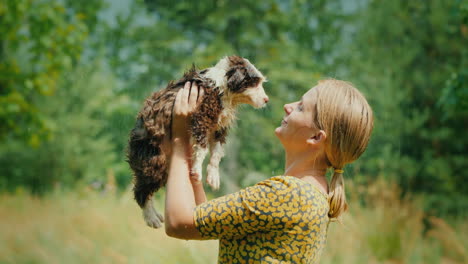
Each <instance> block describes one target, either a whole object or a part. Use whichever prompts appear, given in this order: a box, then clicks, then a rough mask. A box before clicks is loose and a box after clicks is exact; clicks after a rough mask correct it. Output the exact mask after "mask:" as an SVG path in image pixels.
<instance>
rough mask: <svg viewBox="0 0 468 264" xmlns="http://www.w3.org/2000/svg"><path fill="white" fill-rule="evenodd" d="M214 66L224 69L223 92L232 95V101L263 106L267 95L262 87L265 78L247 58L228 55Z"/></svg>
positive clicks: (266, 101) (257, 106)
mask: <svg viewBox="0 0 468 264" xmlns="http://www.w3.org/2000/svg"><path fill="white" fill-rule="evenodd" d="M215 67H216V68H224V69H225V71H226V73H225V76H224V77H225V80H226V88H225V89H226V90H225V92H226V93H227V96H231V97H232V102H234V103H236V104H241V103H244V104H250V105H252V106H253V107H255V108H261V107H264V106H265V105H266V103H268V100H269V99H268V96H267V95H266V93H265V90H264V89H263V83H264V82H265V81H266V78H265V76H263V75H262V73H261V72H260V71H259V70H257V68H255V66H254V65H253V64H252V63H250V61H249V60H248V59H245V58H241V57H239V56H229V57H225V58H223V59H222V60H221V61H220V62H218V64H217V65H216V66H215Z"/></svg>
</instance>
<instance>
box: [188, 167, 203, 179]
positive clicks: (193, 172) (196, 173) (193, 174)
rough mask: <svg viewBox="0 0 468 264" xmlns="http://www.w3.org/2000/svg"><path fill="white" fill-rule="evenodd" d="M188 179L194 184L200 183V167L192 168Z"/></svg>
mask: <svg viewBox="0 0 468 264" xmlns="http://www.w3.org/2000/svg"><path fill="white" fill-rule="evenodd" d="M190 177H191V179H192V181H194V182H201V180H202V168H201V166H194V167H193V168H192V169H191V170H190Z"/></svg>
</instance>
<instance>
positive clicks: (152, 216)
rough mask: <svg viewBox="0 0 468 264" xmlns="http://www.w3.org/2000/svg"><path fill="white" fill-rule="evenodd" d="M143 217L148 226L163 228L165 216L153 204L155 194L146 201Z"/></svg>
mask: <svg viewBox="0 0 468 264" xmlns="http://www.w3.org/2000/svg"><path fill="white" fill-rule="evenodd" d="M143 218H144V219H145V222H146V224H147V225H148V226H150V227H153V228H161V227H162V222H164V216H163V215H162V214H160V213H158V212H157V211H156V209H154V206H153V196H150V198H149V199H148V200H147V201H146V203H145V206H144V207H143Z"/></svg>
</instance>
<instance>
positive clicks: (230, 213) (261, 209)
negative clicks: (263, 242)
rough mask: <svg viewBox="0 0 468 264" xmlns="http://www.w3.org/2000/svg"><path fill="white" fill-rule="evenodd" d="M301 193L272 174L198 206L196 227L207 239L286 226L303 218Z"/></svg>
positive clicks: (196, 209)
mask: <svg viewBox="0 0 468 264" xmlns="http://www.w3.org/2000/svg"><path fill="white" fill-rule="evenodd" d="M299 195H300V194H299V192H298V191H297V188H295V186H294V184H290V183H289V182H288V181H286V180H285V179H282V178H280V177H273V178H270V179H268V180H265V181H262V182H259V183H257V184H256V185H254V186H252V187H247V188H246V189H243V190H240V191H239V192H236V193H232V194H228V195H225V196H222V197H219V198H216V199H213V200H211V201H208V202H205V203H202V204H200V205H198V206H197V207H196V208H195V209H194V221H195V226H196V228H197V229H198V231H199V232H200V234H201V235H202V237H203V238H205V239H219V238H221V237H224V238H226V237H235V236H245V235H246V234H249V233H254V232H259V231H267V230H274V229H285V228H288V227H291V226H292V225H293V223H294V222H295V221H297V219H298V218H300V216H299V215H298V214H297V213H298V211H299V209H300V197H298V196H299ZM291 208H292V210H291ZM294 214H296V216H295V215H294Z"/></svg>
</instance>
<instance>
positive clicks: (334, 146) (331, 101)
mask: <svg viewBox="0 0 468 264" xmlns="http://www.w3.org/2000/svg"><path fill="white" fill-rule="evenodd" d="M317 89H318V91H317V99H316V105H315V109H316V111H317V112H316V114H315V123H316V127H317V128H319V129H322V130H324V131H325V132H326V134H327V139H326V144H325V155H326V158H327V161H328V165H329V166H330V167H333V168H334V170H335V171H334V172H333V177H332V180H331V182H330V193H329V195H328V203H329V207H330V211H329V212H328V216H329V218H330V220H331V221H334V220H337V218H338V217H339V216H340V215H341V214H342V213H343V212H345V211H346V210H347V209H348V204H347V203H346V196H345V187H344V179H343V167H344V165H345V164H349V163H351V162H353V161H355V160H356V159H358V158H359V156H361V154H362V153H363V152H364V150H365V149H366V147H367V144H368V143H369V139H370V136H371V133H372V129H373V127H374V117H373V114H372V109H371V107H370V106H369V104H368V103H367V100H366V98H364V96H363V95H362V94H361V93H360V92H359V91H358V90H357V89H356V88H354V86H353V85H352V84H350V83H348V82H344V81H339V80H324V81H321V82H319V85H318V87H317Z"/></svg>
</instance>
